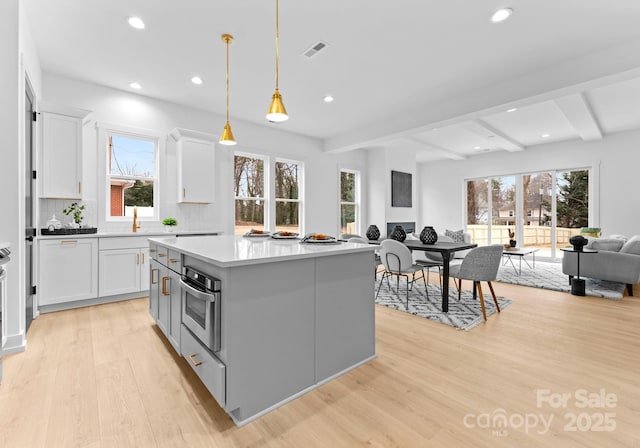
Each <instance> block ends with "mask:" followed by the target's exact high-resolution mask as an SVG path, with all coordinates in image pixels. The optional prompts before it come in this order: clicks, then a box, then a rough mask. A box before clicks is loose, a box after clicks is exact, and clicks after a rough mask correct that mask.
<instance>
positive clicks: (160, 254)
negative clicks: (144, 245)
mask: <svg viewBox="0 0 640 448" xmlns="http://www.w3.org/2000/svg"><path fill="white" fill-rule="evenodd" d="M166 256H167V254H163V253H162V252H160V253H159V254H158V257H166Z"/></svg>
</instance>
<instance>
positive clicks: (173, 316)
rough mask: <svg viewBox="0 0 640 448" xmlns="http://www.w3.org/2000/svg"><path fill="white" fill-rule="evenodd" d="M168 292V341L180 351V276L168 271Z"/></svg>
mask: <svg viewBox="0 0 640 448" xmlns="http://www.w3.org/2000/svg"><path fill="white" fill-rule="evenodd" d="M169 292H170V295H171V297H170V299H169V300H170V302H171V304H170V307H169V308H170V310H169V313H170V316H169V334H168V335H167V336H168V338H169V342H171V345H173V348H175V349H176V351H177V352H178V353H180V326H181V324H182V289H180V276H179V275H178V274H176V273H175V272H173V271H169Z"/></svg>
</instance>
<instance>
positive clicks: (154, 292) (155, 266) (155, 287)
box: [149, 260, 161, 321]
mask: <svg viewBox="0 0 640 448" xmlns="http://www.w3.org/2000/svg"><path fill="white" fill-rule="evenodd" d="M160 267H161V265H160V263H158V262H157V261H156V260H151V261H150V262H149V314H151V317H153V320H155V321H157V320H158V308H159V307H158V301H159V299H160V298H159V296H158V294H159V293H160Z"/></svg>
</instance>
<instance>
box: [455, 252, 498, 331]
mask: <svg viewBox="0 0 640 448" xmlns="http://www.w3.org/2000/svg"><path fill="white" fill-rule="evenodd" d="M503 249H504V247H503V246H502V245H501V244H493V245H490V246H480V247H475V248H473V249H471V250H470V251H469V253H468V254H467V256H466V257H465V258H464V259H463V260H462V263H460V264H457V265H453V266H451V268H450V270H449V276H450V277H453V278H454V279H458V282H457V283H456V286H457V287H458V300H460V295H461V291H462V280H471V281H473V291H474V292H475V291H476V289H477V291H478V296H479V297H480V306H481V307H482V317H484V320H487V312H486V310H485V307H484V296H483V295H482V287H481V286H480V282H487V284H488V285H489V289H490V290H491V296H492V297H493V302H494V303H495V304H496V309H497V310H498V312H500V305H499V304H498V299H497V298H496V293H495V292H494V290H493V285H491V282H492V281H493V280H495V279H496V277H497V276H498V268H499V267H500V260H501V259H502V250H503Z"/></svg>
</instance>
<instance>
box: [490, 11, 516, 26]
mask: <svg viewBox="0 0 640 448" xmlns="http://www.w3.org/2000/svg"><path fill="white" fill-rule="evenodd" d="M511 14H513V9H511V8H502V9H498V10H497V11H496V12H494V13H493V15H492V16H491V21H492V22H493V23H500V22H504V21H505V20H507V19H508V18H509V17H511Z"/></svg>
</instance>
